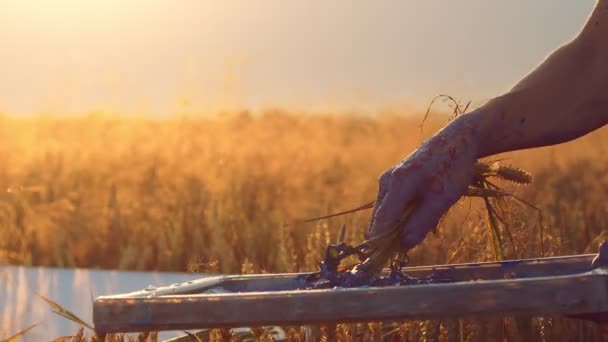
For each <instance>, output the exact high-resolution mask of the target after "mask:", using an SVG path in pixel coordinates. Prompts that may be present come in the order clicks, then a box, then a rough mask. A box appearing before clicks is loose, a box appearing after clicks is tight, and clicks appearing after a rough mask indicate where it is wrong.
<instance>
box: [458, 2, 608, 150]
mask: <svg viewBox="0 0 608 342" xmlns="http://www.w3.org/2000/svg"><path fill="white" fill-rule="evenodd" d="M606 2H607V1H605V0H600V3H599V4H598V6H597V7H596V9H595V11H594V13H593V15H592V16H591V18H590V19H589V21H588V23H587V25H586V26H585V28H584V29H583V30H582V31H581V34H580V35H579V36H578V37H577V38H576V39H575V40H573V41H572V42H571V43H569V44H567V45H565V46H563V47H561V48H560V49H558V50H557V51H555V52H554V53H553V54H552V55H550V56H549V57H548V58H547V59H546V60H545V61H544V62H543V63H542V64H541V65H539V66H538V67H537V68H536V69H535V70H534V71H532V72H531V73H530V74H529V75H527V76H526V77H525V78H523V79H522V80H521V81H520V82H519V83H518V84H517V85H516V86H515V87H514V88H513V89H512V90H510V91H509V92H507V93H506V94H504V95H502V96H500V97H497V98H495V99H493V100H491V101H489V102H488V103H486V104H485V105H483V106H481V107H480V108H478V109H476V110H475V111H474V112H472V113H470V114H467V115H465V116H464V117H463V118H462V119H463V121H466V122H468V123H469V125H470V126H471V127H473V129H474V130H475V131H476V136H477V137H478V140H479V141H478V146H479V151H478V155H479V157H480V158H481V157H485V156H488V155H492V154H496V153H501V152H507V151H513V150H519V149H525V148H531V147H538V146H546V145H553V144H558V143H562V142H566V141H569V140H572V139H575V138H577V137H580V136H582V135H584V134H587V133H589V132H591V131H593V130H595V129H597V128H599V127H601V126H603V125H605V124H606V123H608V6H606Z"/></svg>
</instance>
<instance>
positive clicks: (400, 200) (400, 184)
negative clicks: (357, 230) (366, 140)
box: [366, 168, 419, 238]
mask: <svg viewBox="0 0 608 342" xmlns="http://www.w3.org/2000/svg"><path fill="white" fill-rule="evenodd" d="M385 174H386V173H385ZM382 178H385V179H384V181H386V179H387V178H388V181H387V185H386V186H385V189H386V190H385V191H384V193H382V194H381V193H380V191H379V194H378V195H379V196H378V197H380V195H383V196H382V199H381V200H380V201H378V202H376V205H375V206H374V210H375V213H374V216H373V217H372V222H371V227H370V230H369V232H368V233H367V234H366V235H367V236H366V237H367V238H370V237H373V236H376V235H378V234H381V233H383V232H385V231H387V230H388V229H390V228H391V227H392V226H393V225H394V224H395V223H396V222H398V220H399V218H400V217H401V214H402V213H403V210H404V209H405V206H406V205H408V204H409V203H410V202H411V200H412V199H413V198H414V196H415V195H416V193H417V191H418V185H419V182H418V181H417V179H418V177H415V176H414V175H411V176H410V175H407V176H406V175H405V174H404V173H403V172H402V171H401V170H400V169H399V168H397V169H395V170H393V171H392V172H391V173H390V176H385V175H383V176H382V177H381V180H382Z"/></svg>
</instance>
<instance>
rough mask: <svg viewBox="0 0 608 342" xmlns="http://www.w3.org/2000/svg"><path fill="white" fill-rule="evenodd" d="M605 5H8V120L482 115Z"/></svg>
mask: <svg viewBox="0 0 608 342" xmlns="http://www.w3.org/2000/svg"><path fill="white" fill-rule="evenodd" d="M594 3H595V0H534V1H530V0H510V1H498V0H459V1H452V0H443V1H439V0H375V1H371V0H370V1H368V0H348V1H346V0H333V1H326V0H306V1H301V0H240V1H233V0H215V1H209V0H180V1H175V0H166V1H158V0H142V1H138V0H88V1H81V0H3V1H2V2H0V112H2V113H7V114H16V115H22V114H35V113H70V114H71V113H83V112H88V111H99V110H103V111H112V112H119V113H125V114H127V113H131V114H151V115H167V114H175V113H178V112H180V113H181V112H184V113H185V112H189V113H194V112H204V113H209V112H213V111H217V110H220V109H234V108H239V109H251V110H258V109H262V108H267V107H283V108H296V109H299V110H305V111H328V110H330V111H336V110H345V111H350V110H354V111H363V112H374V111H376V110H378V109H380V108H404V109H405V108H423V107H425V106H426V104H428V102H429V101H430V100H431V99H432V98H433V97H434V96H435V95H437V94H450V95H453V96H455V97H457V98H459V99H463V100H473V101H474V103H483V102H484V101H486V100H488V99H490V98H491V97H492V96H496V95H499V94H500V93H502V92H504V91H506V90H507V89H508V88H509V87H510V86H512V85H513V84H514V83H515V82H516V81H517V80H518V79H520V78H521V77H522V76H524V75H525V74H526V73H527V72H528V71H530V70H531V69H532V68H533V67H534V66H536V65H538V63H539V62H541V61H542V60H543V58H544V57H546V56H547V54H549V53H550V52H551V51H552V50H554V49H556V48H557V47H559V46H560V45H561V44H563V43H565V42H567V41H569V40H570V39H572V38H573V37H574V36H575V35H576V34H577V32H578V31H579V30H580V28H581V27H582V25H583V24H584V22H585V20H586V18H587V17H588V15H589V14H590V12H591V10H592V8H593V5H594Z"/></svg>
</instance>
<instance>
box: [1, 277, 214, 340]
mask: <svg viewBox="0 0 608 342" xmlns="http://www.w3.org/2000/svg"><path fill="white" fill-rule="evenodd" d="M201 277H202V275H201V274H193V273H162V272H124V271H102V270H88V269H64V268H44V267H20V266H0V340H1V339H2V338H3V337H8V336H10V335H12V334H14V333H15V332H17V331H19V330H21V329H23V328H24V327H27V326H29V325H31V324H34V323H40V325H39V326H38V327H36V328H34V329H33V330H31V331H30V332H29V333H28V334H27V335H26V336H25V337H24V338H23V339H22V341H25V342H27V341H31V342H37V341H50V340H52V339H54V338H57V337H59V336H65V335H71V334H74V333H75V332H76V331H77V330H78V326H77V325H76V324H74V323H72V322H70V321H68V320H66V319H64V318H62V317H59V316H57V315H56V314H53V313H52V312H51V308H50V307H49V306H48V305H47V304H46V303H45V302H44V301H43V300H41V299H40V298H39V297H38V296H36V293H39V294H41V295H43V296H45V297H47V298H49V299H51V300H53V301H55V302H57V303H58V304H60V305H61V306H63V307H64V308H66V309H68V310H70V311H72V312H73V313H74V314H76V315H77V316H78V317H80V318H82V319H83V320H84V321H85V322H88V323H92V321H93V319H92V298H94V297H97V296H100V295H110V294H119V293H126V292H132V291H137V290H141V289H143V288H145V287H146V286H148V285H153V286H162V285H168V284H172V283H177V282H182V281H189V280H192V279H197V278H201ZM176 334H177V333H175V332H169V333H164V334H163V338H169V337H173V336H176Z"/></svg>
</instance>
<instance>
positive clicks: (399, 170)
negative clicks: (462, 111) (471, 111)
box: [366, 115, 478, 250]
mask: <svg viewBox="0 0 608 342" xmlns="http://www.w3.org/2000/svg"><path fill="white" fill-rule="evenodd" d="M477 151H478V143H477V139H476V128H475V125H474V124H472V123H471V120H470V117H469V115H463V116H461V117H459V118H457V119H456V120H454V121H452V122H451V123H450V124H449V125H448V126H446V127H445V128H443V129H442V130H441V131H439V132H438V133H437V134H436V135H434V136H433V137H431V138H430V139H428V140H427V141H425V142H424V143H423V144H422V145H421V146H420V147H419V148H418V149H417V150H416V151H414V152H413V153H412V154H411V155H409V156H408V157H406V158H405V159H404V160H403V161H401V162H400V163H398V164H397V165H396V166H394V167H393V168H391V169H389V170H387V171H385V172H384V173H383V174H382V176H380V180H379V190H378V196H377V199H376V202H375V205H374V210H373V212H372V218H371V222H370V229H369V232H368V233H367V234H366V238H367V239H370V238H374V237H377V236H378V235H380V234H382V233H385V232H387V231H390V230H391V229H393V228H394V227H395V225H396V224H398V223H399V220H400V218H401V216H402V213H403V212H404V210H405V208H406V207H407V206H408V205H415V206H416V207H415V208H414V209H413V211H412V212H411V213H410V215H409V217H408V218H407V220H405V222H403V223H402V224H401V227H400V230H401V234H400V239H401V241H400V242H401V247H402V248H404V249H406V250H409V249H411V248H413V247H415V246H416V245H418V244H419V243H420V242H422V240H424V238H425V236H426V235H427V233H428V232H429V231H431V230H433V229H434V228H435V227H436V226H437V224H438V222H439V220H440V218H441V217H442V215H443V214H444V213H445V212H446V211H447V210H448V209H449V208H450V207H451V206H452V205H453V204H454V203H455V202H456V201H457V200H458V199H459V198H460V197H461V196H462V195H463V194H464V192H465V191H466V190H467V188H468V186H469V185H470V184H471V181H472V178H473V171H474V165H475V162H476V160H477Z"/></svg>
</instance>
